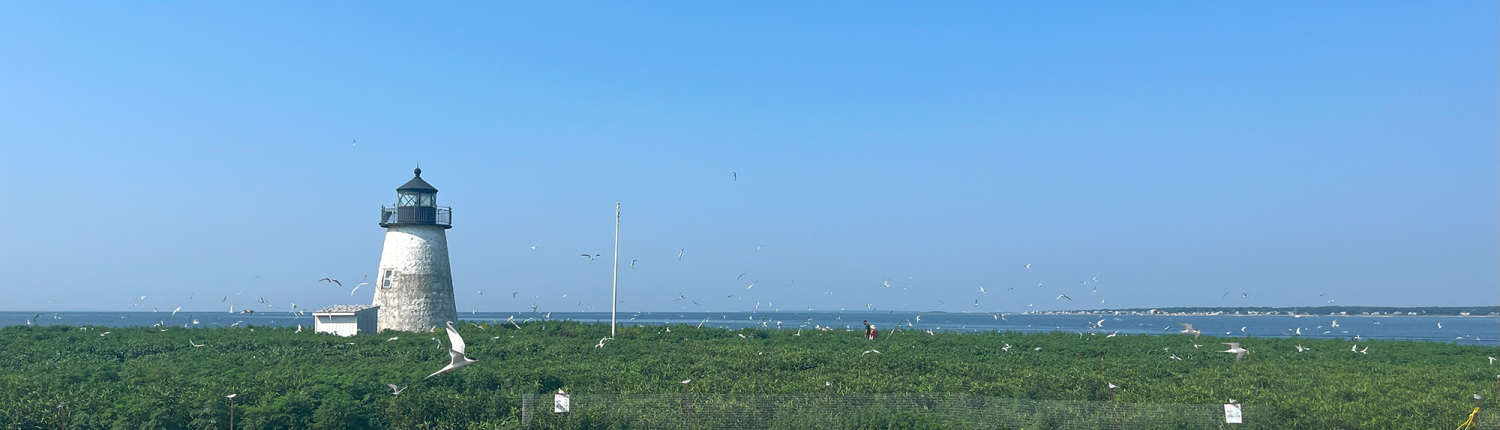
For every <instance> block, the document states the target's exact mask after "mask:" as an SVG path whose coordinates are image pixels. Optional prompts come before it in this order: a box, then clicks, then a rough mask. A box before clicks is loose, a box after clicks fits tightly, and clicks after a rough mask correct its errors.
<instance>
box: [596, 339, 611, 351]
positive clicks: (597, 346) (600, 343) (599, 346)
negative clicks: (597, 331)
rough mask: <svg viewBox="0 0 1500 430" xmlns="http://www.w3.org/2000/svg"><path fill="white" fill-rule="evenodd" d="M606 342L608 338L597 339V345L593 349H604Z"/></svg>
mask: <svg viewBox="0 0 1500 430" xmlns="http://www.w3.org/2000/svg"><path fill="white" fill-rule="evenodd" d="M607 340H609V338H608V337H605V338H602V339H599V344H598V345H594V347H595V348H603V347H604V342H605V341H607Z"/></svg>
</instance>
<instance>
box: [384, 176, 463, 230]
mask: <svg viewBox="0 0 1500 430" xmlns="http://www.w3.org/2000/svg"><path fill="white" fill-rule="evenodd" d="M412 173H414V174H415V175H416V176H414V177H412V178H411V180H410V181H406V183H405V184H402V185H401V187H399V188H396V206H395V207H386V206H381V207H380V226H381V227H389V226H392V225H436V226H442V227H443V228H453V209H452V208H450V207H447V206H438V205H437V192H438V190H437V188H433V187H432V184H429V183H427V181H424V180H422V168H420V167H418V168H417V169H416V170H414V171H412Z"/></svg>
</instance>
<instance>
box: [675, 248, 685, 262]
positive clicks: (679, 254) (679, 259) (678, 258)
mask: <svg viewBox="0 0 1500 430" xmlns="http://www.w3.org/2000/svg"><path fill="white" fill-rule="evenodd" d="M686 250H687V248H682V249H679V250H677V261H682V252H683V251H686Z"/></svg>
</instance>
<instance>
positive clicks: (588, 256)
mask: <svg viewBox="0 0 1500 430" xmlns="http://www.w3.org/2000/svg"><path fill="white" fill-rule="evenodd" d="M583 256H584V257H587V258H588V259H589V261H594V256H592V255H588V254H583Z"/></svg>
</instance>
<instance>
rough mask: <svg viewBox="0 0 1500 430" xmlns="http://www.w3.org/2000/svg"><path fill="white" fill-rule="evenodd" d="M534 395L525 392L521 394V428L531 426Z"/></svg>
mask: <svg viewBox="0 0 1500 430" xmlns="http://www.w3.org/2000/svg"><path fill="white" fill-rule="evenodd" d="M535 396H536V395H535V394H532V393H526V394H523V395H522V396H521V428H523V429H525V428H530V426H531V408H532V407H533V406H535V405H533V403H534V402H535Z"/></svg>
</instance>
